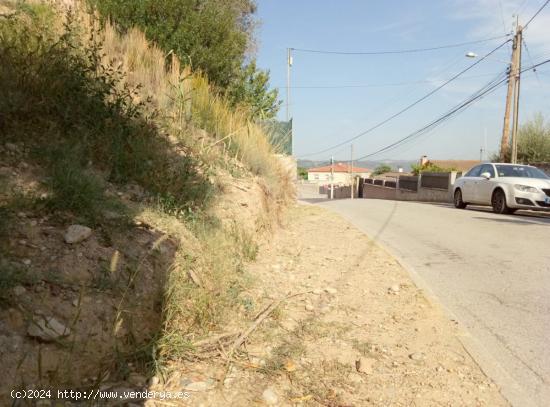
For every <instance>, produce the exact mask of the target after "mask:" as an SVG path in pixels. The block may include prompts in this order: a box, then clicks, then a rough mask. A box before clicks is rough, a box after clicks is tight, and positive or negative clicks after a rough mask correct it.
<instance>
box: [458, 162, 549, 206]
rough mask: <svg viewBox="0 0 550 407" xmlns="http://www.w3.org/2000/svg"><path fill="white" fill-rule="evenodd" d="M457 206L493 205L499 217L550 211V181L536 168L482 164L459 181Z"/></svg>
mask: <svg viewBox="0 0 550 407" xmlns="http://www.w3.org/2000/svg"><path fill="white" fill-rule="evenodd" d="M453 193H454V195H453V196H454V205H455V207H457V208H460V209H464V208H465V207H466V205H468V204H474V205H490V206H492V207H493V211H494V212H496V213H514V212H515V211H516V210H518V209H529V210H538V211H545V210H546V211H550V177H548V176H547V175H546V174H545V173H544V172H542V171H541V170H539V169H538V168H536V167H532V166H530V165H519V164H501V163H487V164H480V165H478V166H476V167H474V168H472V169H471V170H470V171H468V172H467V173H466V174H464V176H462V177H460V178H458V179H457V180H456V181H455V185H454V188H453Z"/></svg>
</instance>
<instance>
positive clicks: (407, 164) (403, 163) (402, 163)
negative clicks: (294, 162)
mask: <svg viewBox="0 0 550 407" xmlns="http://www.w3.org/2000/svg"><path fill="white" fill-rule="evenodd" d="M334 162H335V163H338V162H343V163H349V160H347V161H346V160H334ZM417 162H418V160H380V161H376V160H372V161H371V160H367V161H354V162H353V165H354V166H355V167H363V168H369V169H371V170H374V169H375V168H376V167H378V166H379V165H389V166H390V167H391V168H392V170H393V171H397V170H398V169H399V168H403V171H405V172H409V171H410V170H411V165H412V164H416V163H417ZM325 165H330V160H323V161H321V160H300V159H299V160H298V167H302V168H313V167H322V166H325Z"/></svg>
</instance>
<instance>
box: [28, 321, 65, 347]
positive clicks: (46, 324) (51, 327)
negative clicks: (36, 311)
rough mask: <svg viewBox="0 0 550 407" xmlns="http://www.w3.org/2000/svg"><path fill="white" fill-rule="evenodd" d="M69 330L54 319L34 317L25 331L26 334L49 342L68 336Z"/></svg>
mask: <svg viewBox="0 0 550 407" xmlns="http://www.w3.org/2000/svg"><path fill="white" fill-rule="evenodd" d="M70 333H71V330H70V329H69V328H68V327H66V326H65V325H63V324H62V323H61V322H59V321H58V320H57V319H55V318H54V317H46V316H42V315H35V316H34V317H33V319H32V320H31V323H30V325H29V327H28V329H27V334H29V336H32V337H33V338H39V339H41V340H43V341H45V342H51V341H54V340H56V339H59V338H62V337H64V336H68V335H70Z"/></svg>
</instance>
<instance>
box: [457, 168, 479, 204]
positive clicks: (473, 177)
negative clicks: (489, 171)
mask: <svg viewBox="0 0 550 407" xmlns="http://www.w3.org/2000/svg"><path fill="white" fill-rule="evenodd" d="M480 171H481V165H478V166H477V167H474V168H472V169H471V170H470V171H468V172H467V173H466V175H464V177H463V178H462V200H463V201H464V202H475V199H476V197H475V195H474V192H475V183H476V182H477V181H478V180H479V174H480Z"/></svg>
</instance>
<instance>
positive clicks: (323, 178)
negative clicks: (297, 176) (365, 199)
mask: <svg viewBox="0 0 550 407" xmlns="http://www.w3.org/2000/svg"><path fill="white" fill-rule="evenodd" d="M332 172H333V173H334V179H333V182H334V183H335V184H351V167H350V165H349V164H344V163H335V164H334V165H333V166H330V165H327V166H325V167H316V168H309V169H308V170H307V179H308V181H313V182H317V183H320V184H328V183H330V181H331V173H332ZM371 172H372V170H370V169H368V168H361V167H355V166H354V167H353V175H354V176H356V177H357V176H358V177H362V178H368V177H369V176H370V174H371Z"/></svg>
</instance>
